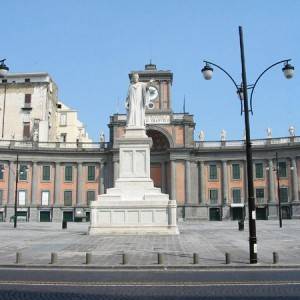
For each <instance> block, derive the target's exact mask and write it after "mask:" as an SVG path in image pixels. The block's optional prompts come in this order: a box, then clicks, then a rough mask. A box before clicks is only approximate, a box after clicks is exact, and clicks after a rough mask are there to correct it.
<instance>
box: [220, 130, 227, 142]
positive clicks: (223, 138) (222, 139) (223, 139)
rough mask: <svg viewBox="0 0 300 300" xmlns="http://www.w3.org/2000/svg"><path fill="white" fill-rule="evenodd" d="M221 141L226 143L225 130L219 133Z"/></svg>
mask: <svg viewBox="0 0 300 300" xmlns="http://www.w3.org/2000/svg"><path fill="white" fill-rule="evenodd" d="M221 141H226V130H225V129H222V131H221Z"/></svg>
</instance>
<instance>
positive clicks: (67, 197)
mask: <svg viewBox="0 0 300 300" xmlns="http://www.w3.org/2000/svg"><path fill="white" fill-rule="evenodd" d="M64 205H65V206H72V191H64Z"/></svg>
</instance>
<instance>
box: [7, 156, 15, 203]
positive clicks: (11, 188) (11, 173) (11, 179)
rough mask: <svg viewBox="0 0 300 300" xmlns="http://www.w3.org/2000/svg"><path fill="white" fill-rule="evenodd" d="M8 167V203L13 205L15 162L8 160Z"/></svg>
mask: <svg viewBox="0 0 300 300" xmlns="http://www.w3.org/2000/svg"><path fill="white" fill-rule="evenodd" d="M8 168H9V171H8V205H13V204H14V202H15V184H16V164H15V163H14V162H13V161H9V162H8Z"/></svg>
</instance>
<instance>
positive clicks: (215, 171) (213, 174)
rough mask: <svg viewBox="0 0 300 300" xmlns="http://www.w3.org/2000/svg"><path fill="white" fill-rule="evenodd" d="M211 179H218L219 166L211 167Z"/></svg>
mask: <svg viewBox="0 0 300 300" xmlns="http://www.w3.org/2000/svg"><path fill="white" fill-rule="evenodd" d="M209 179H212V180H214V179H218V169H217V165H209Z"/></svg>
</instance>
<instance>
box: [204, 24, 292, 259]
mask: <svg viewBox="0 0 300 300" xmlns="http://www.w3.org/2000/svg"><path fill="white" fill-rule="evenodd" d="M239 39H240V53H241V67H242V84H241V85H240V86H239V85H238V84H237V83H236V81H235V80H234V79H233V77H232V76H231V75H230V74H229V73H228V72H227V71H226V70H225V69H223V68H222V67H220V66H219V65H217V64H215V63H212V62H209V61H206V60H205V61H204V62H205V64H206V65H205V66H204V68H203V69H202V70H201V71H202V73H203V76H204V78H205V79H206V80H210V79H211V78H212V75H213V68H212V67H211V65H212V66H215V67H217V68H218V69H220V70H221V71H223V72H224V73H225V74H226V75H227V76H228V77H229V79H230V80H231V81H232V82H233V84H234V86H235V88H236V91H237V93H238V95H239V98H240V100H241V114H242V113H243V112H244V117H245V134H246V141H245V143H246V161H247V187H248V211H249V252H250V264H256V263H257V239H256V210H255V198H254V187H253V169H252V145H251V137H250V123H249V112H251V113H253V110H252V97H253V92H254V89H255V87H256V85H257V83H258V81H259V80H260V78H261V77H262V76H263V75H264V74H265V73H266V72H267V71H268V70H269V69H271V68H273V67H274V66H276V65H278V64H281V63H285V65H284V67H283V69H282V71H283V73H284V75H285V77H286V78H287V79H290V78H292V77H293V73H294V67H293V66H292V65H290V64H289V61H290V60H291V59H285V60H281V61H279V62H276V63H274V64H272V65H271V66H269V67H268V68H267V69H265V70H264V71H263V72H262V73H261V74H260V75H259V76H258V78H257V79H256V81H255V83H254V84H253V85H248V83H247V76H246V63H245V53H244V41H243V29H242V27H241V26H239ZM248 89H251V95H250V109H249V104H248V103H249V102H248Z"/></svg>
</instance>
